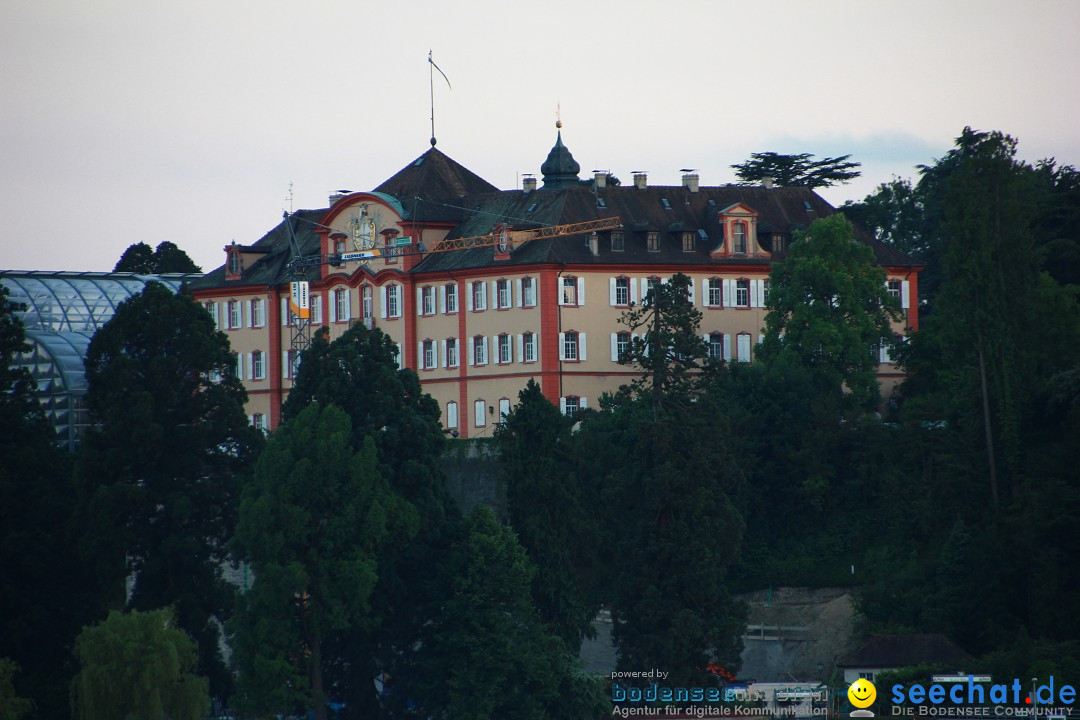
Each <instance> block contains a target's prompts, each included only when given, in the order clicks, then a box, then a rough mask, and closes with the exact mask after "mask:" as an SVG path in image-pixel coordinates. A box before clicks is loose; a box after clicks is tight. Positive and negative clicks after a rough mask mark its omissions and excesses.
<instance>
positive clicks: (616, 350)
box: [611, 330, 633, 363]
mask: <svg viewBox="0 0 1080 720" xmlns="http://www.w3.org/2000/svg"><path fill="white" fill-rule="evenodd" d="M632 343H633V335H631V334H630V333H628V332H626V331H625V330H623V331H620V332H613V333H611V362H614V363H617V362H619V360H620V358H622V357H625V356H626V353H628V352H629V351H630V346H631V344H632Z"/></svg>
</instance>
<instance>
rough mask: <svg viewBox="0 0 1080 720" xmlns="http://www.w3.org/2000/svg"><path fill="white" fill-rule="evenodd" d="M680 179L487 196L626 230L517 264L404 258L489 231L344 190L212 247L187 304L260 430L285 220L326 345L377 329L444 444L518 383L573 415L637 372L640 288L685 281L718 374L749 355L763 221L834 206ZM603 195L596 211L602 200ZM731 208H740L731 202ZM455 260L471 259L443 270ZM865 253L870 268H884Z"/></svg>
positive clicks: (279, 336) (760, 306)
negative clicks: (416, 388)
mask: <svg viewBox="0 0 1080 720" xmlns="http://www.w3.org/2000/svg"><path fill="white" fill-rule="evenodd" d="M553 152H554V151H553ZM424 158H428V159H429V164H430V162H431V158H435V159H436V160H437V159H439V158H443V159H445V156H442V155H438V154H437V151H434V150H432V151H429V153H425V155H423V156H421V158H419V159H418V160H417V161H416V162H415V163H414V164H413V165H414V166H420V165H421V160H423V159H424ZM446 160H448V159H446ZM450 162H452V161H450ZM454 167H457V166H454ZM414 169H415V168H414ZM408 172H412V171H411V170H410V168H406V169H405V170H403V171H401V172H400V173H399V174H398V175H396V176H394V178H392V179H391V180H389V181H387V183H384V186H393V185H394V180H395V178H399V177H404V176H405V174H406V173H408ZM693 177H694V181H693V183H692V184H684V186H683V187H681V188H678V187H674V188H673V187H661V188H646V186H645V183H644V181H643V179H642V182H641V183H640V184H637V185H636V186H635V187H632V188H618V189H612V188H610V187H605V186H604V185H602V184H597V185H595V186H594V187H593V188H592V189H591V190H583V189H582V188H581V187H579V186H578V185H577V184H574V183H571V184H570V187H563V188H560V187H558V186H557V185H555V184H554V183H553V189H552V190H535V189H531V190H530V189H528V188H527V189H526V190H523V191H494V192H485V193H484V195H483V199H481V200H478V201H476V202H475V207H476V208H480V207H482V206H485V205H484V204H485V203H488V204H489V205H490V204H491V203H495V204H498V203H502V204H503V205H502V206H501V207H500V208H498V209H499V210H500V212H503V213H505V216H506V217H517V218H519V219H520V218H521V217H522V216H525V215H529V214H530V213H532V212H533V210H534V209H537V208H540V207H541V206H542V205H543V204H544V203H546V202H553V199H554V200H559V203H560V204H559V205H558V207H559V208H560V210H559V212H560V213H561V215H560V217H563V218H565V216H566V214H567V212H570V211H568V210H566V209H565V207H564V205H565V204H567V203H570V202H578V203H579V207H577V208H576V209H575V210H574V211H573V212H574V213H576V216H574V217H571V218H570V219H569V220H566V219H563V220H561V221H562V222H569V221H578V220H583V219H590V217H589V216H590V214H592V213H595V212H597V210H596V208H603V207H612V208H614V207H615V206H616V204H618V207H619V208H620V210H619V212H621V213H623V214H622V215H621V216H620V217H621V220H622V222H623V230H622V231H618V232H617V237H618V242H617V243H616V233H615V232H614V231H613V232H611V233H605V234H603V235H602V236H601V237H599V238H598V237H596V235H593V236H592V237H590V238H588V239H587V241H586V242H583V240H584V238H582V237H578V238H567V239H566V241H565V242H567V243H570V244H569V245H564V246H560V247H562V248H564V251H562V254H560V253H559V252H554V251H552V252H554V254H552V252H549V254H548V255H547V256H536V258H537V259H536V260H535V261H529V262H523V261H521V260H520V258H521V257H524V256H523V255H521V254H520V253H521V251H520V249H516V250H515V251H514V252H513V253H499V252H495V251H494V249H492V248H488V249H487V251H486V255H485V254H484V253H483V252H481V253H479V254H478V253H477V251H476V250H475V249H474V250H468V251H453V252H450V253H444V254H442V255H440V257H441V258H442V259H441V260H440V261H438V262H429V260H430V259H431V258H432V257H433V256H431V255H424V254H418V253H415V252H413V251H414V250H416V249H417V247H418V246H419V245H422V246H423V247H425V248H428V249H430V248H432V247H434V246H435V244H436V243H438V242H439V241H440V240H442V239H444V238H446V237H448V236H449V237H457V236H459V235H461V234H465V235H468V234H469V231H470V230H472V231H473V233H474V234H476V232H477V230H478V231H479V232H490V231H491V227H492V225H493V223H494V222H495V221H494V220H492V221H490V222H488V223H487V224H486V225H484V224H482V223H481V222H480V221H477V220H475V219H470V217H469V213H468V212H465V210H466V209H465V208H464V207H461V208H459V209H460V210H462V211H463V212H462V217H464V219H457V220H453V219H448V217H449V216H446V217H435V218H432V217H430V216H429V217H425V216H424V215H423V214H422V213H420V214H417V213H416V212H415V210H414V211H413V212H410V211H407V210H406V207H405V206H404V205H403V204H402V202H400V201H399V200H398V199H396V198H395V197H393V196H391V195H388V194H387V193H384V192H370V193H365V192H360V193H351V194H346V195H342V196H338V197H336V198H333V203H332V205H331V207H330V208H329V209H327V210H325V211H302V213H306V214H303V215H302V216H301V214H300V213H298V214H297V215H296V216H294V218H292V219H287V220H286V221H285V222H284V223H283V225H282V226H279V228H276V229H275V231H271V233H268V235H267V238H264V240H263V241H260V243H256V245H253V246H247V247H240V246H235V245H234V246H229V247H227V248H226V252H227V259H226V264H225V265H224V266H223V268H222V269H220V270H218V271H215V272H216V273H218V275H217V276H215V277H210V278H209V279H208V280H207V282H205V283H203V285H202V286H197V287H196V288H195V290H194V294H195V296H196V297H197V298H198V299H199V300H200V301H201V302H204V303H206V304H207V308H208V310H209V311H210V312H211V314H212V315H214V317H215V319H216V321H217V323H218V327H219V328H220V329H221V330H222V331H223V332H225V333H226V334H227V335H228V337H229V340H230V343H231V344H232V347H233V349H234V351H235V352H236V353H237V355H238V364H237V368H238V372H239V373H240V376H241V378H242V380H243V382H244V385H245V387H246V388H247V391H248V395H249V402H248V414H249V415H250V416H251V417H252V419H253V422H255V423H256V424H259V425H261V426H262V427H265V428H266V429H268V430H270V429H273V428H274V427H276V425H277V424H278V422H279V421H280V407H281V404H282V402H283V401H284V399H285V397H286V396H287V394H288V392H289V390H290V389H291V387H292V375H293V374H294V372H295V362H294V361H295V353H293V352H292V350H291V348H292V347H294V344H293V335H294V333H295V332H296V331H295V328H294V325H293V321H294V318H292V317H291V315H290V313H289V310H288V293H289V283H288V282H287V280H288V279H289V277H288V276H287V275H286V272H285V265H284V264H282V263H280V262H279V265H278V266H275V267H270V266H271V264H272V259H273V258H274V257H284V256H285V254H288V256H289V257H292V255H294V254H295V253H294V252H293V251H292V250H291V249H288V253H285V250H283V247H284V245H283V240H282V238H283V237H284V234H283V231H282V229H281V228H282V227H284V225H285V223H291V225H290V226H289V227H290V228H291V229H290V233H292V232H295V231H296V229H297V228H299V229H300V230H301V231H305V228H306V235H305V236H304V238H303V241H304V242H305V243H307V245H306V246H305V247H307V248H308V249H307V250H306V252H308V253H311V257H312V258H314V261H315V262H313V264H312V268H313V269H311V270H310V271H307V272H308V274H307V278H308V280H309V281H310V313H311V325H312V327H323V326H325V327H326V328H328V331H329V337H330V339H331V340H334V339H336V338H338V337H340V336H341V335H342V334H343V333H344V332H345V331H346V330H347V329H348V328H349V327H350V325H351V324H353V323H356V322H362V323H364V324H365V325H367V326H368V327H370V328H379V329H380V330H382V331H383V332H385V333H386V334H387V335H388V336H389V337H390V338H391V340H392V341H393V342H394V343H395V344H396V346H397V348H398V350H399V364H400V366H401V367H407V368H410V369H412V370H414V371H416V373H417V375H418V376H419V378H420V381H421V383H422V386H423V389H424V391H425V392H427V393H429V394H430V395H431V396H432V397H433V398H434V399H435V400H436V401H437V402H438V403H439V406H440V408H441V409H442V414H443V416H442V417H443V425H444V428H445V429H446V431H447V432H448V433H449V434H452V435H454V436H459V437H483V436H490V435H491V434H492V432H493V430H494V428H495V427H496V426H497V424H498V422H499V420H500V417H501V416H502V415H503V414H504V413H506V412H508V411H509V409H510V408H511V407H512V406H513V404H514V403H515V402H516V401H517V396H518V393H519V392H520V391H521V389H522V388H524V387H525V385H526V383H527V382H528V381H529V380H530V379H532V380H535V381H536V382H538V383H539V384H540V386H541V388H542V390H543V392H544V394H545V396H547V397H548V398H549V399H550V400H551V401H552V402H553V403H557V404H558V405H559V406H560V407H561V408H563V409H564V410H565V411H566V412H572V411H573V410H574V409H575V408H577V409H580V408H586V407H596V403H597V400H598V398H599V397H600V396H601V395H602V394H603V393H605V392H614V391H615V390H617V389H618V387H619V386H620V385H623V384H625V383H628V382H630V381H631V380H633V379H634V378H636V377H638V376H639V372H638V371H637V370H635V369H634V368H632V367H628V366H626V365H623V364H620V363H619V362H618V360H617V357H618V350H619V347H620V338H619V333H625V332H629V331H628V329H627V328H626V327H624V326H623V325H622V324H621V323H620V318H621V317H622V315H623V313H624V312H626V311H627V310H628V309H629V308H630V307H631V306H632V305H638V304H640V303H641V301H642V299H643V298H644V297H645V295H646V293H647V292H648V287H649V284H650V283H652V282H666V281H667V279H668V278H670V277H671V276H672V275H674V274H675V273H679V272H681V273H683V274H685V275H687V276H689V277H690V278H691V280H692V281H693V286H692V287H693V292H692V297H691V300H692V302H693V304H694V306H695V307H696V308H697V309H698V310H700V311H701V313H702V320H701V326H700V331H701V333H702V338H703V341H704V342H706V343H708V344H709V347H710V349H711V351H712V352H714V354H715V355H716V356H718V357H721V358H723V359H724V360H726V361H728V362H733V363H735V362H750V361H752V360H753V358H754V356H755V352H756V347H757V345H758V343H759V342H760V339H761V337H762V333H763V331H764V330H763V328H764V326H765V315H766V310H765V307H764V305H765V299H766V296H767V292H768V273H769V269H770V264H771V262H772V259H773V255H772V253H773V252H774V251H776V250H779V251H782V250H783V249H784V248H785V247H786V243H787V242H788V241H789V240H790V236H791V232H792V230H791V228H792V227H798V225H797V224H793V225H789V226H785V227H778V226H777V225H778V222H779V221H783V222H785V223H791V222H794V221H791V220H789V218H791V217H795V216H800V214H801V218H802V219H801V223H802V226H805V225H806V224H808V223H809V222H811V221H812V220H813V219H814V218H816V217H820V216H822V215H823V214H827V213H828V212H832V210H831V208H829V207H828V205H827V204H826V203H824V201H823V200H821V199H820V198H819V197H817V196H816V195H814V194H813V193H812V192H811V191H808V190H805V189H800V190H799V191H798V192H796V191H794V190H793V189H778V190H771V189H769V190H764V189H761V188H755V189H742V188H729V187H720V188H704V187H702V188H699V187H698V185H697V181H696V176H693ZM684 180H685V179H684ZM480 182H483V181H480ZM583 193H584V194H583ZM604 193H606V194H607V198H608V200H607V203H601V201H600V198H601V197H602V195H603V194H604ZM402 194H403V195H405V194H406V193H405V192H404V191H402ZM732 197H745V198H747V199H745V200H738V201H735V202H729V201H728V199H729V198H732ZM594 198H595V200H594ZM582 200H584V203H585V205H584V206H581V205H580V204H581V202H582ZM461 202H462V203H463V202H464V201H461ZM470 202H471V201H470ZM594 202H595V206H593V208H592V209H590V208H589V206H590V205H591V204H592V203H594ZM653 203H655V204H653ZM406 204H407V203H406ZM460 204H461V203H459V205H460ZM446 207H452V206H451V205H447V206H446ZM640 207H644V208H645V210H647V212H645V211H639V210H638V208H640ZM759 208H763V209H764V211H759ZM539 212H540V210H538V213H539ZM635 213H637V214H638V215H639V217H637V218H636V219H635V218H634V217H633V215H634V214H635ZM642 213H644V215H642ZM678 213H682V214H681V215H680V214H678ZM482 214H486V215H493V214H495V213H493V212H487V213H482ZM592 216H593V217H595V215H592ZM472 217H473V218H475V217H479V215H476V216H472ZM301 223H307V226H303V227H302V226H301ZM452 232H457V233H458V235H451V233H452ZM274 233H277V235H276V236H274ZM403 238H408V240H407V241H404V240H402V239H403ZM293 242H294V243H295V238H294V239H293ZM398 247H402V248H407V250H406V254H404V255H401V254H396V253H395V252H394V250H395V248H398ZM552 247H555V246H552ZM586 247H587V248H588V249H587V250H586V249H584V248H586ZM372 248H378V249H380V250H382V251H383V252H384V254H385V255H384V257H379V258H373V259H369V260H367V261H365V262H364V263H363V264H362V263H360V262H356V261H345V262H343V263H338V262H337V258H338V256H340V255H341V254H342V253H350V252H355V251H360V250H367V249H372ZM286 249H287V248H286ZM458 252H462V253H465V252H468V253H473V254H472V255H468V256H464V255H462V256H458V257H459V258H466V259H463V260H459V259H458V258H455V257H452V256H455V255H457V254H458ZM876 252H878V253H879V262H881V257H886V258H889V257H895V256H889V255H888V253H886V252H884V251H881V250H876ZM274 253H277V255H275V254H274ZM567 256H570V257H571V259H570V260H566V259H565V257H567ZM346 257H348V256H347V255H346ZM530 257H532V256H530ZM331 260H333V262H331ZM897 260H898V262H897V263H896V264H895V266H894V265H893V264H891V263H889V262H881V264H882V265H884V266H885V267H886V269H887V271H888V275H889V283H890V291H893V292H894V294H896V295H897V296H898V298H899V299H900V301H901V304H902V306H903V307H904V313H905V319H904V321H903V322H902V323H899V324H898V326H897V333H898V334H901V335H906V334H907V333H908V332H910V331H911V330H914V329H917V327H918V314H917V302H916V298H917V294H918V288H917V272H918V268H917V267H915V266H914V265H913V264H912V263H910V262H909V261H908V262H906V263H905V262H903V261H906V258H902V256H901V257H899V258H897ZM260 268H262V269H260ZM211 275H214V274H213V273H212V274H211ZM222 275H223V277H222ZM256 280H258V282H256ZM256 305H258V306H257V307H256ZM253 307H254V308H255V309H254V310H253ZM230 308H231V310H230ZM237 308H239V313H240V316H239V318H238V317H237V315H236V313H237V312H238V310H237ZM622 342H625V338H624V339H623V341H622ZM880 359H881V365H880V371H879V376H880V378H881V380H882V385H883V390H884V392H885V393H888V392H889V391H890V390H891V387H892V385H894V384H895V383H896V382H897V381H898V380H899V379H900V377H901V375H900V374H899V373H898V372H897V371H896V368H895V366H894V365H893V364H892V363H891V360H890V358H888V357H887V356H885V355H882V357H881V358H880Z"/></svg>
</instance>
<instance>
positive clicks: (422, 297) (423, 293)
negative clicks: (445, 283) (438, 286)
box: [416, 285, 435, 315]
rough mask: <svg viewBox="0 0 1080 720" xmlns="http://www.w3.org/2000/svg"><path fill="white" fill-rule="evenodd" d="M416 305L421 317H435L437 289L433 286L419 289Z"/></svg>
mask: <svg viewBox="0 0 1080 720" xmlns="http://www.w3.org/2000/svg"><path fill="white" fill-rule="evenodd" d="M416 293H417V299H418V302H417V303H416V305H417V308H418V309H419V311H420V314H421V315H434V314H435V288H434V287H432V286H431V285H425V286H424V287H422V288H418V289H417V291H416Z"/></svg>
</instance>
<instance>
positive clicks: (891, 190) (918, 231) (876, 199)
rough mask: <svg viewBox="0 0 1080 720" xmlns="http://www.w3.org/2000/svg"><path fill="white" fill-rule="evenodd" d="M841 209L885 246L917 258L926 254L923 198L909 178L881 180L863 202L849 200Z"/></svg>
mask: <svg viewBox="0 0 1080 720" xmlns="http://www.w3.org/2000/svg"><path fill="white" fill-rule="evenodd" d="M840 210H841V211H843V213H844V215H845V216H846V217H847V218H848V219H849V220H851V221H852V222H853V223H855V224H856V225H858V226H861V227H864V228H866V229H867V230H870V231H871V232H873V233H874V237H876V238H877V239H878V240H880V241H882V242H883V243H885V244H886V245H889V246H890V247H893V248H896V249H897V250H899V251H900V252H902V253H904V254H906V255H910V256H912V257H916V258H919V257H923V255H924V254H925V251H926V248H925V246H924V244H923V207H922V199H921V198H920V196H919V194H918V193H917V192H916V191H915V188H914V186H912V184H911V181H910V180H901V179H900V178H893V179H892V181H891V182H887V183H881V185H879V186H878V189H877V190H876V191H874V193H873V194H871V195H867V196H866V198H865V199H864V200H863V201H862V202H859V203H853V202H851V201H848V202H846V203H844V204H843V206H842V207H841V208H840Z"/></svg>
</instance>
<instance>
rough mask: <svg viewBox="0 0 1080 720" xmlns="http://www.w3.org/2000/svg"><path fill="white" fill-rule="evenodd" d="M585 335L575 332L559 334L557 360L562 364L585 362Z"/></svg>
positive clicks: (569, 331)
mask: <svg viewBox="0 0 1080 720" xmlns="http://www.w3.org/2000/svg"><path fill="white" fill-rule="evenodd" d="M585 342H586V337H585V333H583V332H577V331H575V330H568V331H567V332H562V333H559V360H560V361H562V362H585V360H586V358H587V353H586V350H585V349H586V345H585Z"/></svg>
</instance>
